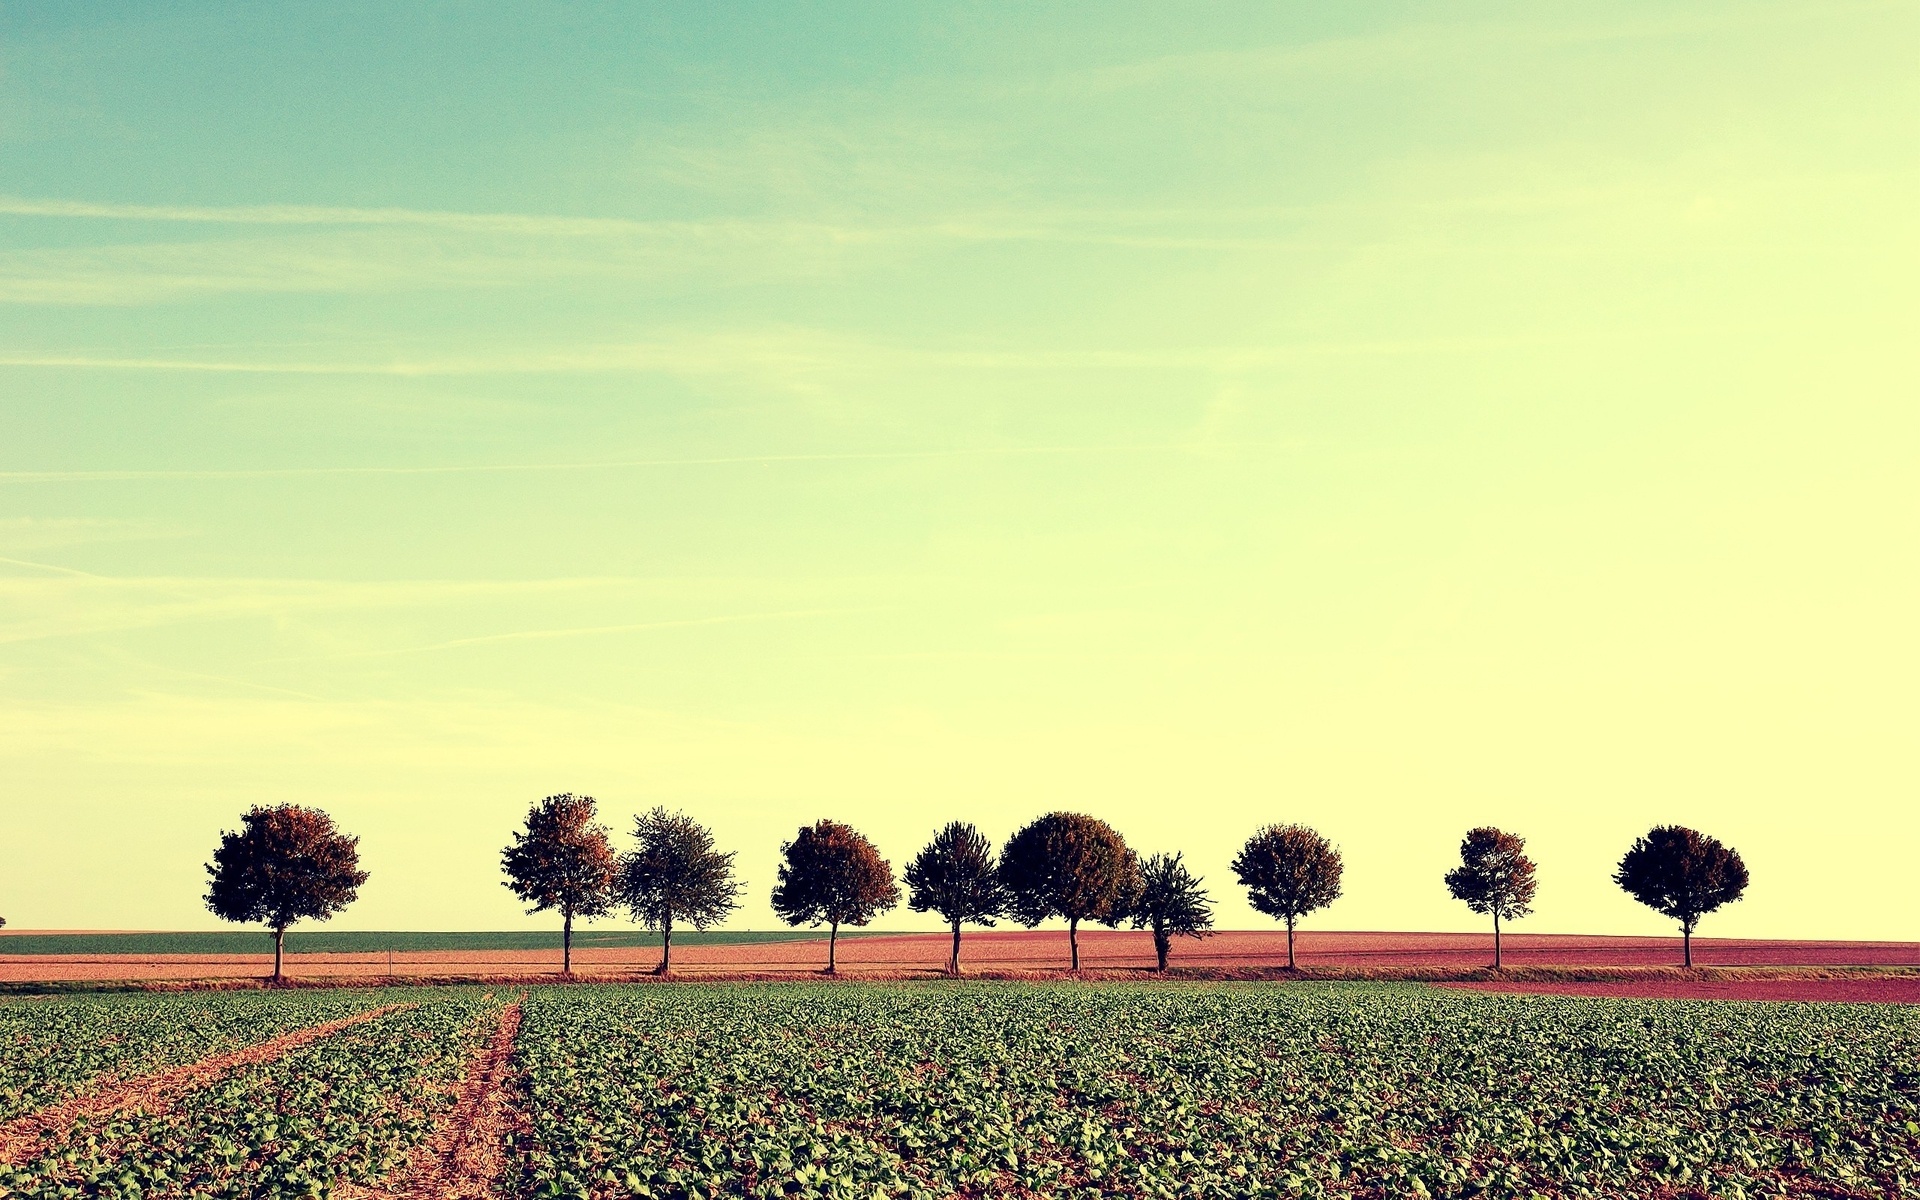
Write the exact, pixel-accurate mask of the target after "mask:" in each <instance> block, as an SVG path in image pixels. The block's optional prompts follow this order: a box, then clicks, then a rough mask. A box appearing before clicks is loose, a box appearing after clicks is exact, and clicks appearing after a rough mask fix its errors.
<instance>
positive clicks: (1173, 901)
mask: <svg viewBox="0 0 1920 1200" xmlns="http://www.w3.org/2000/svg"><path fill="white" fill-rule="evenodd" d="M1200 883H1201V880H1200V877H1199V876H1197V875H1195V874H1193V873H1192V872H1191V871H1189V870H1187V866H1186V864H1185V863H1183V862H1181V861H1180V856H1179V855H1178V854H1155V855H1152V856H1151V857H1149V858H1148V859H1147V860H1146V861H1145V862H1143V863H1141V864H1140V891H1139V894H1138V895H1137V896H1135V897H1134V898H1133V900H1132V902H1131V903H1130V904H1129V905H1128V909H1129V914H1130V915H1131V917H1132V918H1133V927H1134V928H1135V929H1151V930H1153V954H1154V957H1155V958H1156V959H1157V960H1158V962H1159V965H1158V967H1157V969H1158V970H1161V971H1164V970H1166V969H1167V952H1168V951H1169V950H1171V949H1172V948H1173V939H1174V938H1175V937H1190V938H1202V937H1205V936H1206V935H1207V933H1208V931H1209V930H1211V929H1212V928H1213V906H1212V905H1211V904H1209V903H1208V902H1207V892H1206V889H1205V888H1203V887H1201V886H1200Z"/></svg>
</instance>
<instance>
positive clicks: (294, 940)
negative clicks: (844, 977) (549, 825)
mask: <svg viewBox="0 0 1920 1200" xmlns="http://www.w3.org/2000/svg"><path fill="white" fill-rule="evenodd" d="M826 936H827V931H826V930H824V929H767V930H713V931H711V932H708V933H700V932H698V931H696V930H690V929H689V930H675V931H674V934H673V944H674V945H676V946H751V945H757V944H760V943H765V942H792V941H805V940H812V939H815V938H821V939H824V938H825V937H826ZM840 936H841V937H843V938H844V937H879V936H885V935H883V934H879V933H875V932H872V931H869V930H859V931H847V930H842V931H841V933H840ZM659 945H660V935H659V934H657V933H648V932H647V931H645V930H641V929H583V930H575V931H574V935H573V946H574V949H576V950H633V949H646V948H649V947H651V948H656V949H657V948H658V947H659ZM387 950H391V951H393V952H394V953H396V954H418V953H431V952H436V951H453V950H552V951H554V952H555V953H558V952H559V950H560V931H559V930H557V929H553V930H502V931H499V932H494V933H484V932H482V933H421V932H410V931H395V932H381V931H365V930H348V929H343V930H328V929H311V930H300V929H294V930H290V931H289V932H288V933H287V953H289V954H379V953H381V952H383V951H387ZM272 953H273V935H272V934H270V933H266V932H264V931H261V930H249V929H239V930H207V931H193V932H164V931H156V932H98V933H95V932H85V931H54V930H21V931H19V932H7V931H0V956H9V955H29V954H32V955H39V954H61V955H95V954H152V955H163V954H178V955H206V954H268V955H271V954H272Z"/></svg>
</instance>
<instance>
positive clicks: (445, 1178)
mask: <svg viewBox="0 0 1920 1200" xmlns="http://www.w3.org/2000/svg"><path fill="white" fill-rule="evenodd" d="M520 1003H521V1002H520V1000H518V999H515V1000H514V1001H512V1002H511V1003H509V1004H507V1005H506V1006H505V1007H504V1008H502V1009H501V1010H500V1017H499V1023H498V1025H496V1026H495V1027H494V1031H493V1037H492V1038H490V1039H489V1040H488V1042H487V1044H486V1046H485V1047H484V1048H482V1049H481V1050H480V1052H479V1053H478V1054H476V1055H474V1057H473V1060H472V1062H471V1063H470V1064H469V1065H468V1067H467V1073H466V1075H465V1077H464V1078H463V1079H462V1080H461V1082H460V1099H459V1101H458V1102H457V1103H456V1104H455V1105H454V1107H453V1111H451V1112H449V1113H448V1114H447V1115H446V1116H445V1117H444V1118H442V1119H441V1121H440V1123H439V1125H438V1126H437V1127H436V1128H435V1129H434V1132H433V1136H432V1137H431V1138H429V1139H427V1141H426V1142H424V1143H422V1144H421V1145H420V1147H419V1148H418V1149H416V1150H415V1151H414V1152H413V1154H412V1155H411V1156H410V1158H409V1159H408V1162H407V1165H406V1166H405V1167H403V1168H402V1169H401V1170H400V1171H399V1172H397V1173H396V1175H395V1177H394V1178H392V1179H391V1180H390V1181H389V1182H387V1183H385V1184H383V1185H380V1186H374V1187H365V1186H345V1187H342V1186H336V1187H335V1188H334V1189H333V1192H332V1193H331V1194H332V1195H334V1196H337V1197H339V1198H340V1200H481V1198H484V1197H491V1196H492V1195H494V1188H495V1185H496V1184H497V1182H498V1181H499V1179H500V1176H501V1175H502V1174H503V1173H504V1171H505V1168H506V1150H505V1147H506V1135H507V1132H508V1130H509V1129H510V1127H511V1126H512V1124H513V1120H514V1113H513V1111H512V1109H511V1106H510V1105H509V1103H508V1096H507V1093H508V1089H509V1084H510V1075H511V1073H512V1070H513V1041H514V1038H515V1037H517V1036H518V1035H519V1032H520Z"/></svg>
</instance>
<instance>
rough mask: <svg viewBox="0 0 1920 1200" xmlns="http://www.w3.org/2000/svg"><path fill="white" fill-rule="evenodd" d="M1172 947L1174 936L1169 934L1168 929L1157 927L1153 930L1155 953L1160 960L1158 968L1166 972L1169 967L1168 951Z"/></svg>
mask: <svg viewBox="0 0 1920 1200" xmlns="http://www.w3.org/2000/svg"><path fill="white" fill-rule="evenodd" d="M1172 948H1173V938H1172V937H1171V936H1169V935H1168V933H1167V931H1166V930H1164V929H1156V930H1154V931H1153V954H1154V957H1155V958H1158V959H1159V960H1160V966H1159V967H1158V968H1157V969H1158V970H1160V971H1162V972H1164V971H1165V970H1166V969H1167V951H1168V950H1171V949H1172Z"/></svg>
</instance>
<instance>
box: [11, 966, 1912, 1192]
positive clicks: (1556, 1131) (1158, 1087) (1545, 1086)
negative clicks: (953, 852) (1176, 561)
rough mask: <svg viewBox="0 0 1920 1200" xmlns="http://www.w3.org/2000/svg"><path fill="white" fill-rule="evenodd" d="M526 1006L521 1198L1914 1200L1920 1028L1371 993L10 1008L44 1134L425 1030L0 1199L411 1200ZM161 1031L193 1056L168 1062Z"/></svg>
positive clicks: (512, 1102)
mask: <svg viewBox="0 0 1920 1200" xmlns="http://www.w3.org/2000/svg"><path fill="white" fill-rule="evenodd" d="M515 1001H518V1002H520V1003H521V1006H522V1008H521V1013H522V1020H521V1024H520V1027H519V1034H518V1037H517V1039H516V1040H515V1043H514V1051H513V1057H512V1060H511V1071H510V1072H509V1073H508V1074H507V1075H506V1077H505V1078H506V1083H505V1087H504V1095H503V1102H504V1103H505V1104H506V1105H507V1107H508V1109H509V1110H511V1111H512V1112H513V1114H514V1119H513V1120H511V1121H508V1122H505V1123H504V1124H503V1126H502V1127H503V1128H504V1129H505V1130H507V1132H506V1134H505V1135H504V1139H503V1140H502V1142H501V1146H502V1150H503V1153H502V1156H501V1159H500V1163H501V1171H500V1174H499V1175H498V1177H497V1178H496V1180H495V1183H494V1190H495V1194H497V1195H500V1196H525V1197H622V1196H657V1197H707V1196H806V1197H846V1198H853V1197H859V1198H861V1200H869V1198H872V1197H881V1196H885V1197H948V1196H956V1195H957V1196H979V1197H986V1196H1002V1195H1027V1196H1059V1197H1068V1196H1080V1197H1095V1196H1140V1197H1180V1196H1192V1197H1229V1196H1248V1197H1252V1196H1295V1195H1298V1196H1362V1197H1389V1196H1391V1197H1400V1196H1414V1197H1417V1196H1422V1195H1433V1196H1487V1197H1533V1196H1546V1197H1563V1196H1591V1197H1616V1196H1644V1197H1662V1198H1679V1197H1709V1196H1711V1197H1758V1196H1782V1195H1791V1196H1822V1197H1882V1196H1904V1197H1913V1196H1920V1184H1916V1181H1915V1178H1914V1176H1915V1173H1916V1165H1915V1164H1916V1161H1920V1124H1917V1123H1916V1122H1920V1011H1916V1010H1915V1009H1913V1008H1908V1007H1897V1006H1867V1005H1811V1004H1802V1005H1793V1004H1744V1003H1709V1002H1666V1001H1600V1000H1582V999H1568V998H1546V997H1501V996H1491V995H1485V994H1477V993H1456V992H1447V991H1438V990H1431V989H1427V988H1423V987H1419V986H1412V985H1349V984H1328V985H1315V984H1292V985H1284V986H1273V985H1233V984H1224V985H1134V984H1113V985H1078V986H1076V985H1058V984H1054V985H1017V984H934V985H926V984H921V985H819V984H813V985H807V984H795V985H770V986H755V987H747V986H726V985H673V986H659V985H640V986H631V987H551V988H537V989H534V990H532V991H530V992H524V993H523V992H501V993H499V994H495V993H492V992H486V991H482V990H480V989H474V988H468V989H457V988H450V989H417V990H392V991H384V992H294V993H275V994H265V995H260V994H239V995H230V994H222V995H206V994H199V995H184V996H176V997H143V998H131V999H129V998H123V997H110V998H97V997H85V998H60V999H57V1000H48V1001H8V1002H0V1031H4V1032H3V1033H0V1036H4V1038H5V1039H6V1042H5V1044H6V1047H7V1050H8V1054H7V1056H6V1059H5V1062H4V1064H0V1087H4V1088H7V1089H11V1090H10V1091H7V1092H6V1093H5V1094H7V1095H10V1096H25V1095H27V1090H28V1089H29V1088H30V1087H33V1086H38V1087H41V1091H40V1092H38V1093H34V1095H35V1097H37V1098H38V1099H39V1100H41V1101H43V1102H44V1101H45V1100H46V1099H49V1098H53V1097H57V1096H59V1095H63V1094H65V1093H66V1092H69V1091H72V1090H74V1089H76V1088H79V1087H81V1086H83V1081H84V1078H85V1076H86V1075H87V1074H88V1073H89V1072H92V1071H97V1070H103V1069H112V1070H118V1071H120V1072H121V1073H122V1074H123V1075H124V1074H127V1073H129V1071H130V1070H131V1069H133V1068H137V1067H138V1066H139V1065H140V1064H142V1063H143V1062H144V1063H146V1064H148V1065H149V1066H158V1065H163V1064H170V1063H174V1062H178V1061H181V1060H182V1058H183V1057H187V1056H191V1055H193V1054H195V1053H198V1052H200V1051H201V1050H202V1049H205V1048H208V1047H212V1046H216V1045H223V1044H227V1043H230V1042H232V1041H233V1040H235V1039H236V1038H242V1039H243V1038H245V1037H247V1036H254V1035H256V1034H261V1035H270V1033H271V1031H273V1030H278V1029H283V1028H292V1027H298V1026H302V1025H310V1024H317V1023H319V1022H321V1021H325V1020H329V1019H333V1018H334V1017H337V1016H338V1015H340V1014H341V1013H342V1012H343V1011H350V1010H353V1009H356V1008H358V1009H366V1008H371V1007H373V1006H375V1005H380V1004H393V1003H405V1004H410V1005H411V1006H412V1007H408V1008H404V1009H401V1010H398V1011H394V1012H390V1013H386V1014H384V1015H382V1016H379V1017H377V1018H375V1019H373V1020H370V1021H367V1022H365V1023H362V1024H358V1025H354V1026H351V1027H349V1028H347V1029H344V1030H342V1031H340V1032H338V1033H335V1034H332V1035H330V1036H328V1037H324V1038H321V1039H318V1040H316V1041H313V1042H310V1043H307V1044H306V1045H304V1046H301V1047H300V1048H298V1049H296V1050H293V1051H291V1052H289V1053H288V1054H286V1055H285V1056H284V1057H281V1058H279V1059H276V1060H273V1061H271V1062H266V1063H261V1064H258V1065H254V1066H250V1067H245V1068H242V1069H240V1070H237V1071H235V1072H233V1073H231V1074H228V1075H226V1076H224V1077H222V1078H220V1079H218V1080H216V1081H213V1082H210V1083H208V1084H206V1085H205V1086H203V1087H201V1088H199V1089H198V1090H195V1091H192V1092H190V1093H188V1094H187V1095H185V1096H183V1097H181V1098H179V1099H178V1100H177V1101H174V1102H171V1103H169V1104H165V1105H156V1106H153V1107H154V1110H153V1111H137V1112H132V1113H121V1114H117V1115H114V1116H112V1117H104V1118H99V1119H97V1120H82V1121H81V1122H80V1124H79V1126H78V1127H77V1128H75V1129H73V1130H71V1131H69V1132H67V1133H65V1134H63V1135H61V1136H60V1137H56V1138H54V1139H53V1140H51V1141H49V1142H48V1143H46V1144H45V1145H43V1146H40V1147H38V1148H37V1149H36V1152H35V1153H34V1154H32V1155H27V1156H24V1157H17V1158H16V1160H15V1161H14V1163H13V1164H12V1165H11V1166H0V1196H6V1197H12V1196H21V1197H27V1196H31V1197H56V1196H58V1197H72V1196H109V1197H116V1198H131V1197H135V1196H139V1197H157V1196H171V1195H188V1194H191V1195H215V1196H234V1197H240V1196H247V1197H259V1196H317V1195H326V1194H328V1193H329V1192H330V1191H333V1190H336V1189H338V1188H339V1187H340V1185H342V1184H357V1185H364V1186H380V1187H387V1188H393V1187H395V1186H397V1183H398V1181H399V1176H400V1175H401V1174H403V1173H404V1172H405V1170H407V1169H408V1168H407V1167H406V1165H405V1164H406V1163H407V1162H408V1160H409V1155H410V1154H412V1153H414V1152H415V1151H416V1150H417V1149H418V1148H419V1147H420V1146H422V1145H423V1144H426V1143H427V1142H428V1141H429V1139H430V1138H431V1137H432V1135H433V1131H434V1129H435V1128H436V1127H437V1126H439V1125H444V1124H445V1123H447V1122H448V1121H449V1119H450V1117H449V1114H450V1113H451V1112H452V1111H453V1105H454V1102H455V1101H454V1096H455V1093H456V1092H457V1091H458V1089H457V1088H456V1087H455V1086H454V1084H455V1083H456V1082H457V1081H458V1080H459V1079H460V1078H461V1076H462V1074H463V1071H464V1070H465V1069H466V1068H465V1066H464V1064H467V1063H469V1062H470V1061H472V1059H473V1057H474V1055H475V1052H476V1051H477V1049H478V1048H479V1047H480V1046H482V1045H483V1044H484V1043H485V1042H486V1040H487V1038H488V1037H489V1035H490V1033H491V1030H492V1029H493V1027H494V1025H495V1024H497V1017H498V1015H499V1013H500V1011H501V1006H502V1005H505V1004H508V1003H512V1002H515ZM168 1015H171V1016H172V1017H174V1018H175V1020H176V1022H177V1023H178V1024H179V1025H181V1026H183V1027H199V1029H198V1031H196V1032H193V1033H191V1034H184V1033H183V1034H182V1035H180V1036H181V1037H183V1038H187V1039H189V1040H187V1041H181V1040H178V1039H174V1040H169V1039H168V1038H167V1037H166V1036H163V1031H164V1029H165V1026H166V1021H165V1019H164V1018H165V1017H166V1016H168ZM249 1022H260V1024H259V1025H258V1028H257V1029H256V1028H255V1027H254V1026H252V1025H249V1024H248V1023H249ZM194 1038H199V1039H201V1040H200V1041H198V1042H194V1041H191V1039H194ZM87 1042H113V1043H114V1044H116V1045H119V1046H120V1047H121V1050H119V1051H117V1052H116V1054H117V1057H113V1058H111V1059H110V1060H103V1059H99V1058H97V1057H88V1054H89V1053H90V1051H88V1050H87V1049H86V1048H85V1046H84V1045H83V1043H87ZM24 1051H30V1052H31V1053H30V1054H28V1055H27V1057H22V1052H24ZM29 1060H31V1061H32V1062H36V1063H39V1064H40V1065H39V1066H37V1067H34V1068H32V1070H27V1069H26V1068H24V1067H23V1066H22V1064H24V1063H26V1062H28V1061H29ZM42 1077H44V1078H51V1079H57V1080H61V1081H63V1082H61V1083H59V1084H58V1085H56V1086H47V1085H39V1084H30V1083H29V1082H28V1080H29V1078H33V1079H38V1078H42ZM76 1081H82V1082H76ZM32 1102H33V1101H31V1100H29V1101H26V1102H24V1103H27V1104H30V1103H32ZM22 1107H23V1103H22V1102H16V1103H15V1104H14V1108H13V1111H14V1112H18V1111H20V1110H21V1109H22ZM416 1158H417V1155H416Z"/></svg>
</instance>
